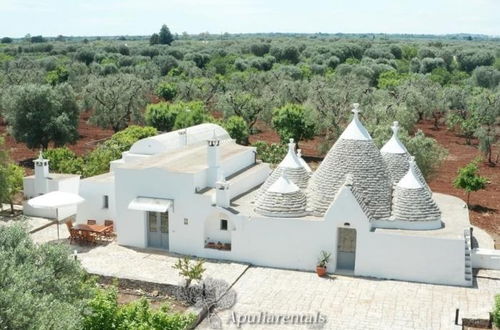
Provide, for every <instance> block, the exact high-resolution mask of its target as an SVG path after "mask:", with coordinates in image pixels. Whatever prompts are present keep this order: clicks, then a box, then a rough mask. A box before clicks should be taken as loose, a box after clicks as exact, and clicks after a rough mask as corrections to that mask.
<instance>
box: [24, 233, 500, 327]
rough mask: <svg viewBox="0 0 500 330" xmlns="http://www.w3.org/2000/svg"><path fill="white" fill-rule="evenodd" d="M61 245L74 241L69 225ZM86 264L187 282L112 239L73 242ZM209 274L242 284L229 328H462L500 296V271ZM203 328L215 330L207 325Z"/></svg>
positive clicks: (238, 269)
mask: <svg viewBox="0 0 500 330" xmlns="http://www.w3.org/2000/svg"><path fill="white" fill-rule="evenodd" d="M60 230H61V237H62V238H64V239H61V242H62V243H64V244H68V242H67V240H66V237H68V232H67V229H66V226H65V225H62V226H61V227H60ZM32 237H33V239H34V240H35V241H37V242H40V243H42V242H56V241H57V240H56V228H55V226H50V227H47V228H45V229H43V230H41V231H38V232H36V233H34V234H32ZM71 248H72V249H75V250H77V251H78V258H79V260H81V262H82V265H83V266H84V267H85V268H86V269H87V270H88V271H89V272H91V273H95V274H101V275H107V276H116V277H121V278H129V279H136V280H142V281H149V282H156V283H166V284H174V285H176V284H180V283H181V278H180V277H179V276H178V274H177V271H176V270H174V269H172V267H171V266H172V265H173V264H174V263H175V261H176V260H177V258H178V256H177V255H175V254H171V253H165V252H163V251H155V250H140V249H133V248H126V247H122V246H119V245H117V244H116V243H114V242H112V243H109V244H107V245H98V246H94V247H87V246H79V245H71ZM205 266H206V268H207V271H206V276H210V277H213V278H219V279H224V280H225V281H227V282H228V283H235V284H234V287H233V288H234V290H235V291H236V293H237V297H238V298H237V303H236V305H235V306H234V307H233V308H232V309H231V310H227V311H223V312H221V313H219V316H220V317H221V319H222V321H223V328H224V329H235V328H237V327H236V326H235V325H234V324H231V323H228V321H229V320H231V318H232V315H233V314H232V313H233V312H234V313H235V315H236V316H240V315H243V314H245V313H247V314H249V315H256V314H259V313H260V312H267V313H268V314H274V315H278V314H286V315H296V314H301V315H304V314H314V315H316V313H317V312H320V313H321V314H322V315H325V316H326V317H327V323H326V325H325V326H324V329H433V330H434V329H461V326H455V325H454V317H455V309H456V308H459V309H460V317H481V318H485V317H487V315H488V312H489V311H490V310H491V308H492V305H493V297H494V295H495V294H500V271H491V270H489V271H486V270H481V271H479V273H478V276H477V277H476V278H475V283H474V284H475V286H474V287H473V288H465V287H455V286H443V285H431V284H422V283H411V282H403V281H392V280H378V279H372V278H359V277H348V276H337V275H335V276H331V277H330V278H319V277H317V275H316V274H315V273H313V272H301V271H291V270H281V269H272V268H262V267H249V266H247V265H244V264H238V263H233V262H220V261H216V260H213V261H212V260H208V261H206V264H205ZM198 328H200V329H209V328H210V327H209V324H208V322H207V320H205V321H204V322H203V323H202V324H200V326H199V327H198ZM240 328H242V329H307V328H310V326H307V325H301V326H297V325H294V326H290V325H280V326H276V325H262V324H261V325H249V324H242V325H241V327H240Z"/></svg>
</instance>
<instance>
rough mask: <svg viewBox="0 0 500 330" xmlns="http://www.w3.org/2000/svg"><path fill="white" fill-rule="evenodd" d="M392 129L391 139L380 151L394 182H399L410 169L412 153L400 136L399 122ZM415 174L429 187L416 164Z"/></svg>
mask: <svg viewBox="0 0 500 330" xmlns="http://www.w3.org/2000/svg"><path fill="white" fill-rule="evenodd" d="M391 129H392V137H391V138H390V139H389V141H387V143H386V144H384V146H383V147H382V149H380V153H381V154H382V158H383V159H384V162H385V165H386V167H387V171H388V174H389V177H390V178H391V182H392V184H397V183H398V182H399V180H401V179H402V178H403V176H405V174H406V173H407V172H408V170H409V161H410V158H411V155H410V154H409V152H408V150H407V149H406V147H405V146H404V144H403V143H402V142H401V141H400V140H399V138H398V130H399V124H398V122H397V121H395V122H394V123H393V125H392V126H391ZM415 174H416V176H417V178H418V179H419V180H420V181H421V182H422V185H424V186H425V188H426V189H429V187H428V186H427V183H426V182H425V179H424V176H423V175H422V172H421V171H420V169H419V168H418V166H417V165H416V164H415ZM429 190H430V189H429Z"/></svg>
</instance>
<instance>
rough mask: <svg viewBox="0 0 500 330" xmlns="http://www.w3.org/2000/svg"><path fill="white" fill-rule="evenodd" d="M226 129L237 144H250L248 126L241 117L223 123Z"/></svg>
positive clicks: (231, 118) (230, 118)
mask: <svg viewBox="0 0 500 330" xmlns="http://www.w3.org/2000/svg"><path fill="white" fill-rule="evenodd" d="M223 126H224V128H225V129H226V131H227V132H228V133H229V136H230V137H231V138H233V139H235V140H236V143H239V144H243V145H247V144H248V135H249V130H248V125H247V123H246V122H245V120H244V119H243V118H241V117H239V116H231V117H229V118H228V119H227V120H225V121H224V123H223Z"/></svg>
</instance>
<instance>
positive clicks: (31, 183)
mask: <svg viewBox="0 0 500 330" xmlns="http://www.w3.org/2000/svg"><path fill="white" fill-rule="evenodd" d="M33 163H34V165H35V174H34V175H30V176H26V177H24V178H23V193H24V199H25V201H24V202H23V213H24V214H25V215H29V216H34V217H44V218H50V219H55V218H56V215H57V218H58V220H62V219H65V218H67V217H69V216H70V215H74V214H75V213H76V206H67V207H61V208H59V209H57V210H56V209H41V208H33V207H31V206H30V205H29V204H28V203H27V201H26V200H28V199H31V198H33V197H37V196H40V195H43V194H46V193H49V192H52V191H64V192H70V193H74V194H78V191H79V185H80V176H79V175H75V174H60V173H50V171H49V160H48V159H44V158H43V156H42V152H40V154H39V156H38V158H37V159H35V160H33Z"/></svg>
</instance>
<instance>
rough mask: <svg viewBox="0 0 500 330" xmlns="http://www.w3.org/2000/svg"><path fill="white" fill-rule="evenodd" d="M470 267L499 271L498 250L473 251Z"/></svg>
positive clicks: (499, 255) (499, 256)
mask: <svg viewBox="0 0 500 330" xmlns="http://www.w3.org/2000/svg"><path fill="white" fill-rule="evenodd" d="M471 257H472V267H473V268H484V269H499V270H500V250H492V249H473V250H472V254H471Z"/></svg>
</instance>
